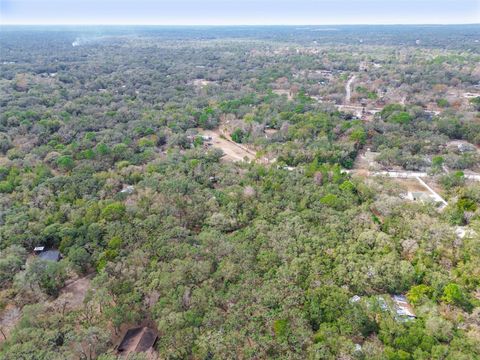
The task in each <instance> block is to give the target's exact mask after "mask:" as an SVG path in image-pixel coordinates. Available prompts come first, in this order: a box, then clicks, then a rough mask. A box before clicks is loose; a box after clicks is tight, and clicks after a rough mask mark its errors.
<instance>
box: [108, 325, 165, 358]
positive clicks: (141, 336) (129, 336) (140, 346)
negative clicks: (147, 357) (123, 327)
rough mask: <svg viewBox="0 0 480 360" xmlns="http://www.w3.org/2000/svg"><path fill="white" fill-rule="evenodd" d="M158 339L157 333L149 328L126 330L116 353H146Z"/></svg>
mask: <svg viewBox="0 0 480 360" xmlns="http://www.w3.org/2000/svg"><path fill="white" fill-rule="evenodd" d="M157 339H158V333H157V332H156V331H155V330H154V329H152V328H149V327H145V326H144V327H136V328H131V329H128V330H127V332H126V333H125V335H124V337H123V339H122V341H121V342H120V345H118V348H117V350H118V352H119V353H124V354H128V353H131V352H146V351H149V350H150V349H152V348H153V346H154V345H155V343H156V342H157Z"/></svg>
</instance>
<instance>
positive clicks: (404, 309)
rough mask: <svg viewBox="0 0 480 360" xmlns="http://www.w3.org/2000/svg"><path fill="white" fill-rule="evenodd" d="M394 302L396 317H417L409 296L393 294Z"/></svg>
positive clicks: (400, 318) (401, 319)
mask: <svg viewBox="0 0 480 360" xmlns="http://www.w3.org/2000/svg"><path fill="white" fill-rule="evenodd" d="M392 299H393V302H394V303H395V312H396V315H397V316H396V318H397V320H400V321H410V320H413V319H415V318H416V315H415V313H414V312H413V309H412V307H411V305H410V304H409V302H408V300H407V298H406V297H405V296H404V295H393V296H392Z"/></svg>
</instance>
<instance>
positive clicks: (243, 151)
mask: <svg viewBox="0 0 480 360" xmlns="http://www.w3.org/2000/svg"><path fill="white" fill-rule="evenodd" d="M201 133H202V134H203V135H204V136H209V137H211V138H212V140H207V141H206V142H207V143H211V144H212V146H213V147H216V148H219V149H222V151H223V152H224V154H225V156H224V159H225V160H229V161H244V160H245V158H247V160H248V161H251V160H255V155H256V154H255V152H254V151H252V150H250V149H248V148H246V147H245V146H243V145H240V144H237V143H236V142H234V141H232V140H229V139H227V138H226V137H225V135H223V136H222V135H221V134H220V132H219V131H214V130H201Z"/></svg>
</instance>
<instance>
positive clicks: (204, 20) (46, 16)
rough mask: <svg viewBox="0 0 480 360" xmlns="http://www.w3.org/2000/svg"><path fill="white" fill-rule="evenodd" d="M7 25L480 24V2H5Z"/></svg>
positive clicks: (0, 12)
mask: <svg viewBox="0 0 480 360" xmlns="http://www.w3.org/2000/svg"><path fill="white" fill-rule="evenodd" d="M0 4H1V8H0V23H2V24H162V25H186V24H194V25H203V24H209V25H234V24H244V25H250V24H265V25H270V24H415V23H417V24H418V23H420V24H431V23H434V24H448V23H450V24H451V23H455V24H460V23H480V0H0Z"/></svg>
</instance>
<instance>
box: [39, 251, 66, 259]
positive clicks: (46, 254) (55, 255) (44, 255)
mask: <svg viewBox="0 0 480 360" xmlns="http://www.w3.org/2000/svg"><path fill="white" fill-rule="evenodd" d="M38 257H39V258H40V259H42V260H47V261H60V258H61V255H60V251H58V250H47V251H42V252H40V253H39V254H38Z"/></svg>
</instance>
